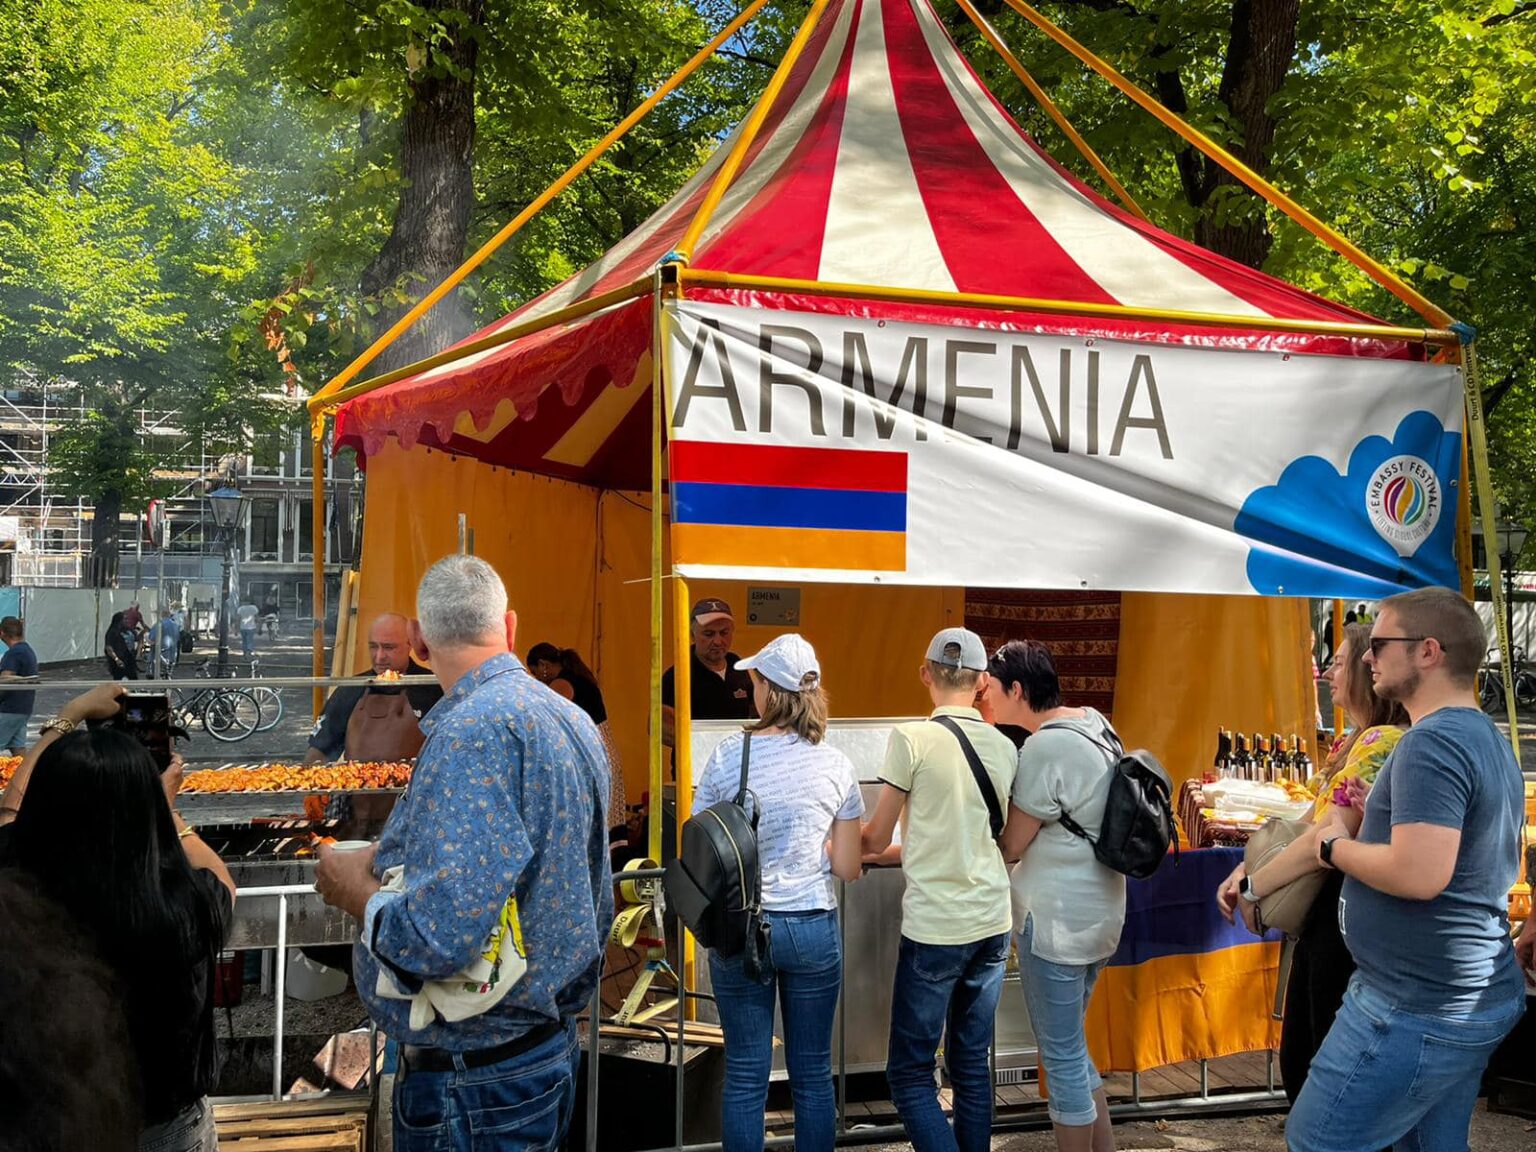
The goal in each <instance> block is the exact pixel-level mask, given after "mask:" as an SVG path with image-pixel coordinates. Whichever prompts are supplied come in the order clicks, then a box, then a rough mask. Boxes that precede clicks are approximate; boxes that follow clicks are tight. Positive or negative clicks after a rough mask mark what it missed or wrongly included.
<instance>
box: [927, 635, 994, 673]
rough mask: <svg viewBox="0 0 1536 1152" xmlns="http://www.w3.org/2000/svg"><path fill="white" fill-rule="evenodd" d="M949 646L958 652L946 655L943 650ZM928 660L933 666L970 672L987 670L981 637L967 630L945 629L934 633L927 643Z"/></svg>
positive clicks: (985, 653) (985, 652) (985, 651)
mask: <svg viewBox="0 0 1536 1152" xmlns="http://www.w3.org/2000/svg"><path fill="white" fill-rule="evenodd" d="M951 645H954V647H955V648H956V649H957V650H958V651H957V652H954V653H950V654H948V655H946V654H945V652H944V650H945V649H946V648H948V647H950V646H951ZM928 659H929V660H932V661H933V662H934V663H935V664H947V665H948V666H949V667H951V668H967V669H969V670H970V671H972V672H985V671H986V670H987V650H986V648H985V647H984V646H983V645H982V643H981V637H980V636H978V635H976V633H974V632H972V631H971V630H970V629H969V628H945V629H942V630H941V631H939V632H937V633H935V634H934V637H933V639H932V640H931V641H929V643H928Z"/></svg>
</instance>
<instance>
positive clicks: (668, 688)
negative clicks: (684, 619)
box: [661, 598, 757, 748]
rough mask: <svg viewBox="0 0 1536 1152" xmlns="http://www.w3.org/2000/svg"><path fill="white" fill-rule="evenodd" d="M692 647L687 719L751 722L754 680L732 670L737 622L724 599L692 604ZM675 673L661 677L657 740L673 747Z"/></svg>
mask: <svg viewBox="0 0 1536 1152" xmlns="http://www.w3.org/2000/svg"><path fill="white" fill-rule="evenodd" d="M691 615H692V617H693V624H692V629H691V631H692V634H693V647H692V648H691V649H689V653H688V657H689V660H690V662H691V667H692V671H691V674H690V676H689V689H688V700H689V715H690V716H691V717H692V718H693V719H695V720H750V719H751V718H752V717H753V716H756V715H757V712H756V709H755V708H754V707H753V705H752V677H751V676H749V675H747V673H746V672H745V671H744V670H741V669H738V668H737V667H736V662H737V661H738V660H740V659H741V657H740V656H738V655H736V653H734V652H732V651H731V641H732V640H733V639H735V636H736V619H735V617H734V616H733V615H732V614H731V606H730V605H729V604H727V603H726V602H725V601H724V600H717V599H714V598H708V599H704V600H700V601H699V602H698V603H697V604H695V605H694V606H693V612H692V613H691ZM676 671H677V669H676V668H675V667H674V668H668V669H667V670H666V672H665V673H664V674H663V675H662V678H661V704H662V708H661V738H662V740H663V742H664V743H665V744H666V745H667V747H669V748H670V747H671V746H672V743H673V726H674V723H675V715H676V714H675V713H674V712H673V710H672V709H673V705H675V704H676V703H677V687H676Z"/></svg>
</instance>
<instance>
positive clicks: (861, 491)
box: [665, 301, 1462, 599]
mask: <svg viewBox="0 0 1536 1152" xmlns="http://www.w3.org/2000/svg"><path fill="white" fill-rule="evenodd" d="M665 329H666V365H665V367H666V380H667V393H668V395H667V411H668V429H669V435H670V437H671V440H670V447H669V457H670V472H671V486H672V515H673V532H674V548H675V552H674V561H675V563H676V566H677V568H678V570H679V571H680V572H682V573H683V574H684V575H687V576H690V577H717V578H721V579H753V578H764V577H771V578H774V579H782V580H792V581H830V582H881V583H902V584H926V585H941V586H967V585H969V586H989V587H1016V588H1112V589H1119V590H1122V591H1168V592H1225V593H1254V592H1259V593H1262V594H1265V595H1286V596H1328V597H1333V596H1338V597H1345V598H1348V597H1356V598H1360V599H1379V598H1381V597H1383V596H1387V595H1390V594H1391V593H1393V592H1396V591H1400V590H1402V589H1404V588H1409V587H1418V586H1421V585H1424V584H1447V585H1451V586H1455V584H1456V582H1457V571H1456V565H1455V562H1454V559H1453V555H1452V542H1453V539H1454V536H1455V520H1456V507H1457V488H1456V485H1457V482H1458V476H1459V470H1460V459H1461V427H1462V385H1461V376H1460V369H1459V368H1456V367H1454V366H1446V365H1431V364H1423V363H1415V362H1409V361H1403V360H1376V359H1365V358H1356V357H1340V356H1308V355H1297V354H1294V353H1285V352H1270V351H1247V350H1229V349H1216V348H1207V347H1195V346H1187V345H1179V344H1152V343H1137V342H1132V341H1118V340H1104V339H1098V338H1086V337H1071V336H1057V335H1041V334H1037V333H1030V332H1016V331H1003V330H998V329H991V328H987V329H982V328H961V327H941V326H935V325H915V324H897V323H893V322H888V321H883V320H875V319H862V318H856V317H846V316H836V315H820V314H804V313H792V312H777V311H765V310H756V309H745V308H737V307H730V306H726V305H716V304H705V303H697V302H692V301H682V302H673V303H670V304H668V305H667V314H666V317H665Z"/></svg>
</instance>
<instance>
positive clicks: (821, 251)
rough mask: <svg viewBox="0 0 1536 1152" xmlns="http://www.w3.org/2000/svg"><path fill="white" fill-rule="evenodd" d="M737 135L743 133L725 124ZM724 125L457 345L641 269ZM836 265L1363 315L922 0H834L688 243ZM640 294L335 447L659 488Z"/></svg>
mask: <svg viewBox="0 0 1536 1152" xmlns="http://www.w3.org/2000/svg"><path fill="white" fill-rule="evenodd" d="M738 131H739V129H738ZM728 151H729V141H728V142H727V143H726V144H724V145H722V146H721V147H720V148H719V149H717V150H716V152H715V153H714V154H713V156H712V158H711V159H710V160H709V162H707V163H706V164H705V165H704V166H703V168H702V169H701V170H700V171H699V172H698V174H697V175H695V176H694V177H693V179H692V180H690V181H689V182H688V183H687V185H686V186H684V187H683V189H682V190H681V191H679V192H678V194H677V195H676V196H674V197H673V198H672V200H671V201H670V202H669V203H667V204H666V205H665V206H664V207H662V208H661V209H660V210H659V211H658V212H656V213H655V215H653V216H652V217H651V218H650V219H649V220H648V221H646V223H645V224H643V225H642V226H641V227H640V228H639V229H637V230H636V231H635V232H633V233H632V234H631V235H629V236H627V237H626V238H625V239H624V240H623V241H621V242H620V243H619V244H617V245H616V246H615V247H614V248H613V249H612V250H611V251H609V252H608V253H607V254H606V255H605V256H604V257H603V258H602V259H601V260H599V261H598V262H597V263H595V264H593V265H592V266H591V267H589V268H587V269H586V270H585V271H583V272H581V273H580V274H578V275H576V276H573V277H571V278H570V279H569V280H567V281H565V282H564V283H563V284H561V285H559V286H558V287H555V288H553V289H551V290H550V291H548V292H546V293H544V294H543V295H542V296H540V297H538V298H537V299H535V300H533V301H531V302H530V303H528V304H527V305H525V306H524V307H522V308H520V309H518V310H517V311H516V312H513V313H512V314H511V315H509V316H506V317H504V318H503V319H501V320H499V321H497V322H496V323H495V324H492V325H490V326H489V327H487V328H485V329H483V330H482V331H481V332H478V333H476V334H475V335H474V336H472V337H470V339H478V338H480V337H484V336H488V335H491V334H492V333H495V332H497V331H499V330H501V329H504V328H506V327H508V326H509V325H512V324H514V323H519V322H523V321H527V320H531V319H535V318H537V317H539V316H541V315H544V314H547V313H549V312H551V311H553V310H555V309H558V308H562V307H566V306H568V305H571V304H573V303H576V302H579V301H581V300H583V299H585V298H587V297H590V296H593V295H596V294H598V293H602V292H607V291H611V290H613V289H615V288H620V287H623V286H624V285H626V284H630V283H633V282H634V281H636V280H637V279H639V278H641V277H643V276H645V275H646V274H647V273H648V272H649V271H650V270H652V269H653V268H654V267H655V266H656V265H657V263H658V262H659V261H661V259H662V258H663V257H664V256H665V255H666V254H667V253H668V252H670V251H671V250H672V249H673V247H674V246H675V245H676V244H677V243H678V241H679V240H680V239H681V237H682V235H683V233H684V232H685V231H686V229H687V227H688V224H689V222H690V220H692V218H693V216H694V214H695V212H696V211H697V209H698V207H699V204H700V202H701V201H702V200H703V199H704V196H705V194H706V192H707V190H708V189H709V186H710V184H711V182H712V180H713V178H714V176H715V174H716V171H717V169H718V167H719V166H720V164H721V163H722V162H723V158H724V156H725V154H726V153H727V152H728ZM692 267H694V268H696V269H713V270H719V271H726V272H734V273H748V274H755V275H761V276H774V277H783V278H789V279H804V280H820V281H826V282H833V283H847V284H865V285H879V286H887V287H894V288H908V289H914V288H915V289H930V290H936V291H944V292H956V291H959V292H967V293H988V294H996V295H1005V296H1013V297H1028V298H1033V299H1042V300H1055V301H1070V302H1080V303H1085V304H1094V303H1098V304H1120V305H1126V306H1132V307H1146V308H1155V309H1159V310H1164V311H1178V312H1200V313H1215V314H1222V315H1225V316H1254V317H1264V316H1269V317H1285V318H1293V319H1307V320H1323V321H1347V322H1357V323H1358V322H1362V321H1364V322H1367V323H1369V322H1371V318H1370V317H1368V316H1365V315H1363V314H1362V313H1359V312H1356V311H1354V310H1352V309H1349V308H1345V307H1343V306H1341V305H1338V304H1334V303H1331V302H1329V301H1327V300H1324V299H1321V298H1320V297H1317V296H1314V295H1311V294H1309V293H1307V292H1303V291H1301V290H1300V289H1298V288H1295V287H1292V286H1291V285H1289V284H1286V283H1284V282H1282V281H1280V280H1277V279H1275V278H1273V277H1271V276H1266V275H1264V274H1263V273H1260V272H1257V271H1254V270H1253V269H1251V268H1248V267H1245V266H1243V265H1240V264H1236V263H1234V262H1232V261H1230V260H1226V259H1223V258H1222V257H1219V256H1216V255H1213V254H1212V253H1210V252H1207V251H1205V250H1204V249H1202V248H1199V247H1197V246H1195V245H1193V244H1191V243H1189V242H1188V241H1185V240H1181V239H1179V238H1177V237H1175V236H1172V235H1170V234H1168V233H1166V232H1163V231H1161V230H1159V229H1158V228H1156V227H1153V226H1152V225H1150V224H1147V223H1145V222H1143V221H1141V220H1139V219H1137V218H1136V217H1134V216H1132V215H1131V214H1129V213H1127V212H1125V211H1124V210H1122V209H1120V208H1119V207H1117V206H1116V205H1114V204H1111V203H1110V202H1109V201H1107V200H1106V199H1105V198H1104V197H1102V196H1100V195H1099V194H1098V193H1097V192H1095V191H1093V190H1092V189H1090V188H1088V187H1087V186H1085V185H1084V184H1083V183H1081V182H1080V181H1079V180H1077V179H1076V178H1074V177H1073V176H1072V175H1070V174H1069V173H1068V172H1067V171H1066V170H1065V169H1063V168H1062V167H1061V166H1060V165H1059V164H1057V163H1056V162H1055V161H1054V160H1052V159H1051V157H1050V156H1048V155H1047V154H1046V153H1045V151H1044V150H1043V149H1042V148H1041V147H1040V146H1039V145H1038V144H1036V143H1035V142H1034V141H1033V140H1032V139H1031V138H1030V137H1029V136H1027V135H1026V134H1025V133H1024V132H1023V131H1022V130H1021V129H1020V128H1019V126H1018V125H1017V124H1016V123H1015V122H1014V121H1013V119H1012V118H1011V117H1010V116H1009V115H1008V113H1007V112H1006V111H1005V110H1004V109H1003V107H1002V105H1000V104H999V103H998V102H997V100H996V99H995V98H994V97H993V96H992V94H991V93H990V92H989V91H988V90H987V89H986V88H985V87H984V86H983V85H982V83H981V81H980V80H979V79H978V78H977V76H976V74H975V72H973V71H972V69H971V67H970V65H969V64H968V63H967V62H966V60H965V58H964V57H963V56H962V55H961V54H960V52H959V51H958V49H957V48H956V47H955V45H954V43H953V42H952V41H951V40H950V38H949V36H948V34H947V32H946V30H945V29H944V27H943V26H942V24H941V23H940V21H939V19H938V18H937V16H936V15H935V14H934V12H933V9H932V7H931V6H930V3H929V0H833V3H832V4H831V5H830V6H829V8H828V10H827V12H826V14H825V15H824V17H823V18H822V20H821V22H820V24H819V25H818V26H817V28H816V30H815V32H814V34H813V36H812V38H811V40H810V42H809V43H808V45H807V49H806V51H805V52H804V54H803V55H802V56H801V57H800V59H799V61H798V62H797V63H796V66H795V68H794V69H793V71H792V72H791V74H790V76H789V77H788V80H787V84H786V86H785V88H784V91H783V93H782V94H781V96H780V98H779V99H778V100H777V101H776V102H775V103H774V106H773V108H772V109H771V111H770V113H769V115H768V118H767V120H766V122H765V124H764V126H763V130H762V131H761V132H760V133H759V135H758V137H757V139H756V140H755V141H754V142H753V145H752V148H751V149H750V150H749V152H748V154H747V157H746V161H745V163H744V164H743V166H742V169H741V171H740V173H739V174H738V176H737V178H736V180H735V181H734V182H733V183H732V184H731V186H730V189H729V191H728V192H727V193H726V195H725V198H724V200H723V202H722V203H721V205H720V207H719V210H718V211H717V212H716V213H715V215H714V217H713V218H712V220H711V222H710V225H709V227H708V229H707V230H706V232H705V233H704V235H703V237H702V239H701V242H700V243H699V245H698V247H697V250H696V252H695V255H694V258H693V260H692ZM689 295H690V297H693V298H702V299H714V300H722V301H729V302H734V303H738V304H740V303H745V304H750V305H753V306H757V307H762V308H795V309H799V310H803V311H823V312H825V311H835V312H838V313H840V314H854V315H865V316H868V315H880V316H892V317H900V318H902V319H908V320H921V321H927V322H935V321H936V322H940V323H953V324H960V325H968V326H974V327H1004V328H1012V329H1024V330H1039V331H1052V332H1080V333H1100V334H1105V335H1116V336H1120V337H1129V338H1132V339H1144V340H1151V341H1159V342H1165V343H1166V342H1181V343H1185V344H1206V345H1211V346H1222V347H1270V348H1273V347H1286V348H1289V349H1292V350H1295V351H1311V352H1323V351H1326V352H1330V353H1334V354H1344V355H1363V356H1386V357H1403V356H1415V355H1417V350H1416V349H1414V348H1411V347H1409V346H1407V345H1405V344H1400V343H1393V342H1385V343H1384V342H1381V341H1377V340H1372V339H1364V338H1345V337H1337V336H1331V337H1323V336H1314V335H1306V334H1298V333H1277V332H1273V331H1268V332H1265V331H1258V330H1245V329H1242V328H1200V327H1195V326H1180V325H1173V324H1167V323H1161V322H1149V321H1135V322H1133V321H1128V320H1125V319H1123V318H1117V319H1091V318H1089V319H1085V318H1082V317H1070V316H1062V315H1048V314H1033V315H1031V314H1021V313H1007V314H999V313H997V312H982V311H977V310H970V309H964V308H957V307H952V306H948V305H942V304H935V305H910V304H892V303H888V302H887V303H875V302H870V301H861V300H854V299H836V298H828V297H823V296H817V297H809V296H808V297H798V298H797V297H795V296H792V295H786V294H782V293H766V292H756V291H754V292H748V291H741V290H723V289H695V288H690V289H689ZM651 308H652V305H651V301H650V300H649V299H648V298H644V297H642V298H639V299H633V300H629V301H626V302H624V303H622V304H619V305H616V306H614V307H611V308H609V309H607V310H606V311H603V312H598V313H595V314H593V315H590V316H588V317H585V318H582V319H579V320H575V321H572V322H570V323H567V324H563V325H561V326H559V327H557V328H551V329H547V330H544V331H542V332H538V333H536V334H533V335H530V336H526V337H524V338H522V339H520V340H517V341H515V342H513V343H511V344H507V345H503V346H501V347H499V348H496V349H494V350H491V351H488V352H482V353H478V354H474V355H469V356H465V357H463V358H462V359H460V360H457V361H454V362H452V363H450V364H447V365H444V366H442V367H439V368H436V369H433V370H431V371H427V372H422V373H420V374H419V375H416V376H414V377H411V378H409V379H407V380H404V381H401V382H399V383H397V384H394V385H391V386H389V387H387V388H383V389H380V390H378V391H375V392H372V393H369V394H366V395H363V396H361V397H358V398H356V399H354V400H352V401H350V402H349V403H347V404H346V405H345V406H343V407H342V408H341V409H340V411H339V413H338V416H337V441H338V444H339V445H350V446H354V447H357V448H360V449H361V450H362V451H363V452H364V453H365V454H371V453H374V452H376V451H378V450H379V448H380V447H381V446H382V445H383V444H384V442H385V440H386V439H387V438H388V437H390V436H395V437H397V438H398V439H399V441H400V442H401V443H402V444H403V445H405V446H407V447H409V446H410V445H413V444H416V443H422V444H426V445H429V446H432V447H436V448H440V449H443V450H446V451H450V452H455V453H460V454H464V455H469V456H474V457H476V458H479V459H482V460H485V461H488V462H490V463H493V464H498V465H502V466H506V467H512V468H519V469H525V470H528V471H533V472H539V473H543V474H547V475H553V476H560V477H565V478H569V479H573V480H579V481H582V482H585V483H590V484H595V485H599V486H602V487H614V488H644V487H648V486H649V477H650V463H649V444H650V404H649V402H648V397H649V394H650V379H651V361H650V347H651V339H652V317H651Z"/></svg>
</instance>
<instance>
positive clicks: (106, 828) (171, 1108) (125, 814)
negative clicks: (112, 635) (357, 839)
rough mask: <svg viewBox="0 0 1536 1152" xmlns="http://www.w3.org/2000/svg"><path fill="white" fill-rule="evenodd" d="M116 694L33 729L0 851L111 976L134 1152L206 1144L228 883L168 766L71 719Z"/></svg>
mask: <svg viewBox="0 0 1536 1152" xmlns="http://www.w3.org/2000/svg"><path fill="white" fill-rule="evenodd" d="M122 691H123V690H122V688H121V686H119V685H116V684H105V685H102V686H101V687H99V688H96V689H93V690H92V691H91V692H88V693H86V694H85V695H84V696H81V697H79V698H77V699H75V700H72V701H70V703H69V704H67V705H65V707H64V709H63V711H62V712H61V713H60V714H59V716H57V717H56V718H54V719H53V720H52V721H50V722H49V723H48V724H45V725H44V727H43V734H42V736H41V737H40V738H39V740H38V743H37V744H36V745H34V747H33V748H32V750H31V751H29V752H28V754H27V756H26V757H25V759H24V760H23V762H22V764H21V765H20V766H18V768H17V771H16V776H15V778H14V779H13V780H12V782H11V785H10V786H9V787H8V788H7V789H6V793H5V797H4V801H3V809H4V810H3V811H0V824H3V822H4V821H5V820H10V819H11V818H12V817H14V819H13V820H12V822H11V823H10V824H9V826H5V827H0V859H3V860H5V861H6V862H7V863H10V864H14V865H15V866H17V867H19V868H20V869H21V870H22V871H23V872H25V873H27V874H28V875H30V876H31V877H32V879H33V880H34V882H35V883H36V885H37V887H38V889H39V890H40V891H41V892H42V893H43V894H44V895H45V896H47V897H49V898H50V899H52V900H53V901H55V902H56V903H57V904H59V905H60V906H61V907H63V908H64V909H65V910H66V911H67V912H69V913H70V914H71V915H72V916H73V918H74V920H75V922H76V923H77V924H79V925H80V926H81V927H82V928H84V929H85V931H86V933H87V934H88V935H89V936H90V937H91V938H92V940H93V941H94V943H95V945H96V947H97V950H98V952H99V953H100V955H101V957H102V959H103V960H105V961H106V963H107V966H108V967H109V968H111V969H112V971H113V973H114V974H115V975H116V977H117V979H118V981H119V984H120V986H121V989H122V994H123V1010H124V1014H125V1015H126V1017H127V1020H128V1033H129V1036H130V1038H131V1039H132V1042H133V1048H134V1051H135V1053H136V1054H137V1056H138V1066H139V1079H140V1087H141V1096H140V1104H141V1108H142V1112H143V1120H144V1124H145V1129H144V1132H143V1135H142V1137H141V1139H140V1145H139V1146H140V1148H141V1150H142V1152H215V1148H216V1146H217V1141H216V1137H215V1135H214V1128H213V1113H212V1111H211V1110H210V1109H209V1107H208V1102H207V1099H206V1097H207V1094H208V1092H209V1091H210V1090H211V1089H212V1088H213V1086H214V1081H215V1079H216V1076H217V1073H218V1063H217V1054H216V1050H215V1045H214V1033H213V979H214V972H215V966H216V964H217V960H218V954H219V951H220V950H221V949H222V948H223V947H224V944H225V942H226V940H227V939H228V937H229V928H230V921H231V915H232V913H233V906H234V905H233V901H234V891H235V885H234V881H233V879H232V878H231V877H230V874H229V870H228V869H227V868H226V867H225V866H224V863H223V861H221V860H220V859H219V857H218V855H217V853H215V852H214V851H213V849H211V848H210V847H208V845H207V844H205V843H203V841H202V840H201V839H200V838H199V837H198V835H197V829H195V828H193V827H192V826H191V825H190V824H187V823H186V821H184V820H182V819H181V817H180V815H178V814H177V813H176V811H175V809H174V808H173V807H172V804H173V800H172V797H174V795H175V791H176V788H177V787H178V786H179V784H180V776H181V767H180V764H179V763H173V764H172V767H171V768H170V769H168V770H167V772H166V773H165V776H163V777H162V775H161V773H160V772H159V771H158V769H157V768H156V767H155V762H154V760H153V759H152V758H151V756H150V754H149V751H148V750H147V749H146V748H145V747H144V745H142V744H141V743H139V742H138V741H137V740H135V739H134V738H133V737H132V736H129V735H127V734H126V733H123V732H120V731H116V730H113V729H106V728H104V729H95V730H92V729H89V728H86V727H84V725H85V724H86V722H87V721H90V720H106V719H110V718H111V717H112V716H114V715H115V714H116V713H117V712H118V710H119V707H120V703H119V698H120V696H121V695H122ZM62 975H65V976H67V974H62Z"/></svg>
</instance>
